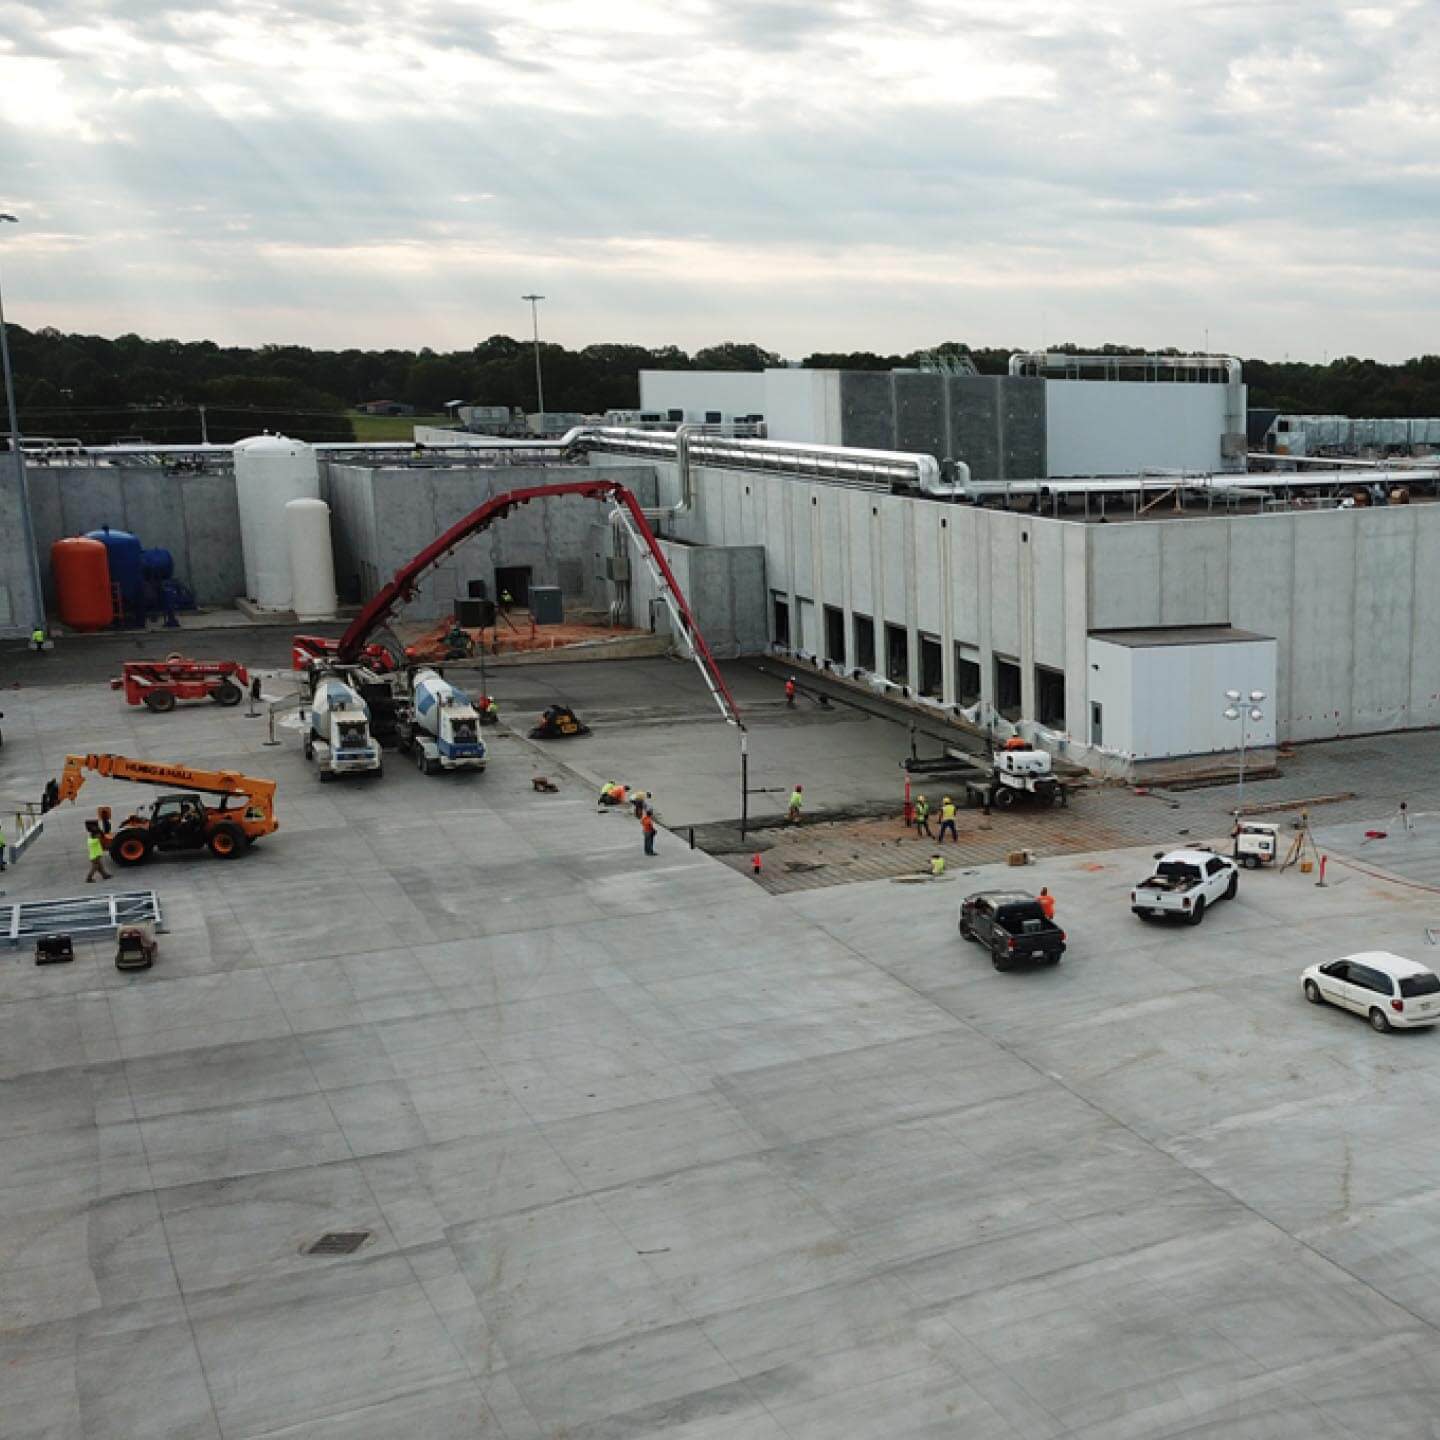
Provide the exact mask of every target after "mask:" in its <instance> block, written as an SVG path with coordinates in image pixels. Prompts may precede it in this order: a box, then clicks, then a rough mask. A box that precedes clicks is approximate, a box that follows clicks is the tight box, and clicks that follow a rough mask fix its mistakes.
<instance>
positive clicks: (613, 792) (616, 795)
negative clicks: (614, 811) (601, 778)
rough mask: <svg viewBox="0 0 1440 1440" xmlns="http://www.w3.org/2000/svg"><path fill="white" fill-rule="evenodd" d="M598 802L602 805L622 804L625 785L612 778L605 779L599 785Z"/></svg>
mask: <svg viewBox="0 0 1440 1440" xmlns="http://www.w3.org/2000/svg"><path fill="white" fill-rule="evenodd" d="M600 803H601V804H602V805H623V804H624V803H625V787H624V786H623V785H619V784H617V783H616V782H615V781H614V780H607V781H606V782H605V783H604V784H603V785H602V786H601V787H600Z"/></svg>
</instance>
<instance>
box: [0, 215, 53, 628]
mask: <svg viewBox="0 0 1440 1440" xmlns="http://www.w3.org/2000/svg"><path fill="white" fill-rule="evenodd" d="M6 223H8V224H11V225H18V224H19V223H20V218H19V216H17V215H11V214H8V213H6V212H5V211H0V224H6ZM0 370H3V371H4V373H5V404H6V407H7V408H8V409H9V412H10V453H11V454H12V455H13V456H14V457H15V494H16V499H17V501H18V502H19V505H20V540H21V543H22V544H23V545H24V546H25V556H26V558H27V559H28V560H29V562H30V591H31V594H32V596H33V601H32V608H31V612H30V630H31V633H32V634H33V633H34V632H35V631H36V630H41V631H43V630H44V629H45V592H44V591H43V590H42V589H41V588H40V560H39V557H38V556H37V555H36V553H35V527H34V525H33V524H32V523H31V519H30V482H29V480H28V478H27V477H26V475H25V455H24V452H23V451H22V450H21V449H20V416H19V413H18V412H17V411H16V409H15V377H14V376H13V375H12V374H11V371H10V343H9V340H8V338H7V336H6V332H5V301H4V298H3V296H0Z"/></svg>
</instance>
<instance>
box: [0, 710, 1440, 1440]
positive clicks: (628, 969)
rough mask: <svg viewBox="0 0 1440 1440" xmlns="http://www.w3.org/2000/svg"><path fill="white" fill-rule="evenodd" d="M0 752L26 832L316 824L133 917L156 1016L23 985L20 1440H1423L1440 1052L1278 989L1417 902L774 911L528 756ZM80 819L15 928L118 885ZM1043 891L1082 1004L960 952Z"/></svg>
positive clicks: (1055, 868)
mask: <svg viewBox="0 0 1440 1440" xmlns="http://www.w3.org/2000/svg"><path fill="white" fill-rule="evenodd" d="M6 710H7V712H8V714H7V720H6V725H7V732H6V733H7V744H6V747H5V750H4V752H3V768H0V792H3V793H5V794H10V793H12V792H16V791H19V792H22V793H26V794H29V793H33V792H34V791H35V790H36V789H37V788H38V784H39V783H40V782H42V781H43V779H44V778H45V777H46V776H47V775H48V774H50V773H52V772H53V771H54V770H55V769H56V768H57V767H58V764H59V762H60V759H61V758H62V757H63V754H64V753H65V751H67V750H69V749H97V748H106V747H108V748H115V749H120V750H124V751H126V752H127V753H131V754H139V755H148V756H151V757H155V758H171V757H173V758H184V759H187V760H190V761H192V762H195V763H218V762H221V761H223V762H225V763H228V764H231V765H234V764H237V763H238V764H243V765H245V766H248V767H252V768H253V769H254V770H255V772H256V773H260V774H270V775H274V776H275V777H276V778H277V779H279V781H280V783H281V792H280V816H281V821H282V827H283V828H282V829H281V831H280V832H279V833H278V834H277V835H275V836H273V837H271V838H270V839H269V840H267V841H266V842H265V843H264V844H263V845H262V846H260V847H259V848H257V849H256V851H255V852H254V853H253V854H251V855H250V856H248V857H246V858H245V859H243V860H241V861H238V862H235V863H232V864H222V863H220V862H216V861H212V860H210V859H208V858H193V859H175V860H169V861H165V862H162V863H157V864H156V865H154V866H153V867H152V868H151V869H150V870H149V871H148V872H144V876H143V878H144V882H145V883H147V884H153V885H155V886H156V887H158V889H159V890H160V892H161V894H162V897H163V899H164V902H165V905H166V909H167V913H168V914H169V916H170V918H171V925H172V929H171V933H169V934H168V935H166V936H164V937H162V959H161V963H160V965H159V966H158V967H157V969H156V970H155V971H153V972H152V973H150V974H146V975H141V976H122V975H119V974H117V973H116V972H115V971H114V969H113V968H111V966H110V964H109V957H108V954H107V953H106V949H105V947H102V946H86V947H84V953H83V954H82V956H81V958H80V959H79V961H77V963H76V964H75V965H73V966H70V967H55V968H45V969H36V968H35V967H34V966H33V965H31V964H30V962H29V957H28V956H24V955H13V954H9V958H5V956H6V954H8V953H9V952H0V1136H3V1152H0V1153H3V1157H4V1163H3V1166H0V1376H3V1385H0V1415H3V1423H0V1432H3V1434H4V1435H5V1436H6V1437H7V1440H11V1437H14V1440H22V1437H23V1440H39V1437H47V1440H49V1437H58V1436H67V1437H80V1436H83V1437H87V1440H89V1437H102V1436H104V1437H125V1440H134V1437H139V1436H145V1437H147V1440H151V1437H172V1436H173V1437H180V1436H184V1437H225V1440H238V1437H261V1436H284V1437H287V1440H297V1437H304V1440H321V1437H337V1440H338V1437H342V1436H343V1437H345V1440H357V1437H359V1440H366V1437H374V1440H381V1437H387V1440H388V1437H391V1436H394V1435H395V1434H398V1433H411V1434H415V1435H423V1436H425V1437H427V1440H431V1437H434V1440H446V1437H461V1436H465V1437H475V1436H480V1437H491V1436H493V1437H503V1440H533V1437H560V1436H565V1437H567V1440H598V1437H601V1436H604V1437H610V1440H614V1437H620V1436H637V1437H638V1436H645V1435H653V1436H657V1437H659V1436H665V1437H667V1440H668V1437H685V1440H787V1437H788V1440H811V1437H814V1440H822V1437H823V1440H830V1437H837V1436H841V1437H847V1440H849V1437H869V1436H874V1437H877V1440H879V1437H884V1440H904V1437H912V1436H940V1435H944V1436H955V1435H960V1436H964V1437H966V1440H972V1437H979V1440H984V1437H992V1436H993V1437H1034V1440H1056V1437H1061V1436H1068V1437H1087V1440H1101V1437H1104V1440H1116V1437H1120V1440H1127V1437H1134V1440H1139V1437H1160V1436H1178V1435H1186V1436H1191V1437H1194V1436H1203V1435H1214V1436H1217V1437H1219V1436H1224V1437H1226V1440H1230V1437H1265V1440H1281V1437H1292V1436H1293V1437H1296V1440H1300V1437H1305V1440H1312V1437H1317V1436H1321V1437H1324V1436H1366V1437H1407V1440H1408V1437H1414V1436H1419V1435H1424V1434H1427V1433H1430V1427H1432V1426H1433V1417H1434V1415H1435V1414H1436V1413H1437V1410H1440V1351H1437V1347H1436V1343H1435V1342H1436V1338H1437V1336H1436V1331H1437V1326H1440V1299H1437V1296H1440V1286H1437V1284H1436V1272H1437V1269H1440V1258H1437V1256H1440V1251H1431V1250H1430V1248H1429V1245H1430V1242H1431V1240H1432V1238H1434V1237H1435V1235H1436V1234H1437V1233H1440V1199H1437V1197H1440V1154H1437V1153H1436V1151H1435V1148H1434V1147H1433V1146H1431V1145H1429V1144H1428V1142H1427V1140H1426V1136H1427V1135H1428V1133H1429V1132H1428V1121H1429V1119H1430V1116H1431V1113H1432V1109H1431V1107H1432V1106H1433V1104H1434V1103H1435V1100H1436V1095H1435V1093H1434V1092H1435V1091H1436V1090H1437V1063H1440V1048H1437V1047H1440V1035H1436V1034H1431V1033H1429V1032H1420V1033H1416V1034H1410V1035H1396V1036H1393V1037H1381V1036H1377V1035H1374V1034H1372V1033H1371V1032H1370V1031H1369V1030H1368V1029H1367V1028H1366V1027H1365V1025H1364V1024H1363V1022H1361V1021H1359V1020H1357V1019H1355V1018H1354V1017H1350V1016H1346V1015H1342V1014H1340V1013H1338V1012H1333V1011H1319V1010H1314V1009H1311V1008H1310V1007H1307V1006H1306V1005H1305V1004H1304V1003H1303V1001H1301V999H1300V998H1299V994H1298V988H1297V986H1296V975H1297V972H1298V970H1299V969H1300V967H1301V965H1302V964H1304V963H1306V962H1307V961H1309V960H1311V959H1313V958H1315V957H1316V956H1317V955H1324V954H1331V953H1335V952H1337V951H1338V950H1342V949H1345V948H1358V947H1360V946H1365V947H1374V946H1379V945H1391V946H1393V947H1394V948H1397V949H1401V950H1402V951H1408V952H1409V953H1421V952H1420V949H1419V947H1420V945H1421V943H1422V942H1421V935H1422V931H1423V927H1424V924H1425V923H1426V920H1427V919H1428V916H1429V905H1428V902H1427V899H1426V897H1425V896H1424V895H1423V894H1421V893H1418V892H1412V891H1406V890H1402V889H1399V888H1397V887H1393V886H1390V885H1388V884H1386V883H1383V882H1381V881H1377V880H1373V879H1371V878H1369V877H1363V876H1355V877H1350V878H1346V879H1344V880H1343V882H1342V883H1338V884H1336V885H1334V886H1333V887H1331V888H1329V889H1327V890H1317V889H1315V888H1314V886H1313V885H1311V884H1310V883H1308V881H1307V880H1305V879H1303V878H1302V877H1300V876H1298V875H1296V874H1293V873H1292V874H1289V875H1285V876H1280V875H1275V874H1264V875H1260V876H1254V877H1250V876H1247V877H1246V880H1245V881H1244V883H1243V885H1242V890H1241V895H1240V898H1239V900H1238V901H1236V902H1234V903H1233V904H1230V905H1225V906H1221V907H1219V908H1218V909H1217V910H1216V911H1215V912H1214V913H1213V914H1212V915H1211V916H1210V917H1209V918H1208V919H1207V921H1206V923H1205V925H1204V926H1203V927H1201V928H1200V929H1198V930H1190V929H1180V930H1173V929H1160V928H1152V927H1146V926H1142V925H1140V924H1139V923H1138V922H1135V921H1134V920H1133V919H1132V918H1131V917H1130V916H1129V914H1128V912H1127V909H1126V906H1125V895H1126V890H1127V887H1128V884H1129V882H1130V880H1131V879H1132V878H1133V876H1134V874H1135V872H1136V870H1137V868H1138V867H1140V866H1141V865H1142V864H1143V863H1144V859H1145V858H1146V856H1147V855H1148V850H1147V851H1145V852H1139V853H1137V852H1126V853H1123V854H1118V855H1116V854H1106V855H1099V856H1093V857H1085V858H1074V857H1071V858H1067V859H1059V860H1049V861H1046V862H1044V863H1043V865H1041V866H1037V867H1035V868H1034V869H1032V870H1030V871H1029V872H1026V873H1024V874H1023V875H1022V874H1021V873H1019V872H1013V871H1006V870H1000V871H991V872H987V873H986V874H985V875H983V876H980V877H976V879H974V880H971V879H969V878H968V877H967V878H965V879H957V880H955V881H951V882H949V883H943V884H924V885H912V886H902V885H894V884H888V883H884V882H880V883H876V884H869V885H856V886H850V887H842V888H838V889H831V890H827V891H823V892H816V893H812V894H807V895H800V896H794V897H789V898H783V899H782V898H776V897H772V896H769V895H766V894H764V893H763V892H762V891H760V890H759V889H757V888H756V887H755V886H754V885H752V884H751V883H750V882H749V881H748V880H747V879H745V878H743V877H741V876H738V875H736V874H734V873H732V872H731V871H729V870H728V869H726V868H725V867H724V866H723V865H722V864H720V863H719V862H717V861H714V860H711V859H709V858H707V857H705V856H704V855H702V854H699V853H692V852H690V851H688V850H686V849H685V848H684V847H683V846H682V845H681V844H680V843H678V841H676V840H675V839H674V838H673V837H671V836H669V835H668V834H662V835H661V837H660V844H659V855H658V856H657V857H656V858H655V859H654V860H650V861H647V860H646V859H645V858H644V857H643V856H642V854H641V852H640V838H639V833H638V829H637V827H636V826H635V824H634V823H633V821H631V820H629V819H628V818H626V817H622V816H615V815H597V814H596V813H595V809H594V806H593V802H592V797H591V794H590V792H589V791H588V790H587V789H584V788H582V787H579V786H575V785H571V784H568V783H566V784H564V785H563V787H562V790H561V793H560V794H559V795H556V796H541V795H537V794H535V793H534V792H533V791H532V790H531V789H530V786H529V776H530V773H531V771H532V768H534V766H535V765H536V764H537V763H538V764H540V765H541V766H543V767H544V768H547V769H553V764H554V758H555V757H554V754H549V755H547V756H546V757H544V758H543V759H542V760H539V761H537V760H536V759H535V757H534V755H533V753H532V749H531V747H529V746H528V745H527V744H526V743H525V742H523V741H519V740H515V739H511V738H502V739H501V740H499V741H498V742H497V744H496V747H495V761H494V765H493V768H492V770H491V772H490V773H489V774H487V775H486V776H484V777H479V778H457V777H436V778H433V779H426V778H425V777H422V776H420V775H419V774H417V773H416V772H415V771H414V770H413V769H410V768H408V767H405V766H403V765H399V764H392V765H391V766H390V767H389V769H388V770H387V774H386V776H385V778H384V779H383V780H382V781H381V782H379V783H378V784H377V783H357V784H354V785H343V786H342V785H331V786H326V787H323V788H322V787H321V786H319V785H318V784H317V783H316V780H315V778H314V776H313V774H311V773H310V772H309V771H308V770H307V769H306V768H305V766H304V764H303V762H302V761H301V759H300V757H299V754H298V745H297V744H296V743H295V741H294V738H293V736H292V737H289V743H288V744H287V745H286V746H285V747H284V748H282V749H273V750H272V749H266V748H264V747H263V746H262V745H261V744H260V741H261V739H262V738H263V723H262V722H260V721H247V720H245V719H244V718H243V715H241V714H240V713H238V712H220V711H216V710H212V709H208V708H203V707H202V708H201V709H200V710H199V711H198V712H196V711H192V712H186V713H177V714H175V715H172V716H168V717H152V716H149V715H145V714H137V713H134V712H127V711H125V710H124V709H123V707H122V706H121V705H120V702H119V700H118V698H116V697H114V696H111V695H109V694H108V693H107V692H99V691H96V690H94V689H84V690H80V689H66V690H57V691H51V692H48V693H47V692H42V691H27V692H25V693H23V694H21V695H18V696H14V697H11V696H7V699H6ZM832 728H836V727H823V726H822V727H816V728H815V729H814V730H813V732H812V742H811V743H812V744H813V745H815V746H816V747H819V746H822V745H823V743H824V736H825V735H826V734H827V733H829V730H830V729H832ZM556 753H558V752H556ZM144 793H145V792H144V791H143V790H141V789H139V788H138V787H126V786H115V785H105V784H103V783H102V782H99V781H95V782H92V783H91V785H89V786H87V788H86V791H85V793H84V795H83V796H82V807H85V808H88V807H89V806H90V805H92V804H93V803H98V802H100V801H110V802H113V803H116V804H120V805H124V804H126V803H133V802H134V800H135V799H136V798H137V797H140V796H142V795H143V794H144ZM82 818H83V809H82V808H79V807H77V808H76V809H74V810H72V809H69V808H67V809H66V810H64V811H62V812H60V813H59V814H58V815H56V816H53V817H52V819H51V821H50V823H49V826H48V828H47V833H46V835H45V837H44V839H43V840H42V841H41V842H39V844H37V846H36V847H35V848H34V849H33V850H32V851H31V852H30V854H29V855H28V856H27V857H26V858H25V860H24V861H23V863H22V865H21V866H20V867H19V868H18V869H17V870H15V871H13V872H10V873H9V874H7V876H6V877H5V882H6V883H5V888H6V889H7V890H8V891H9V892H10V896H9V897H7V898H13V897H15V896H16V895H17V894H24V895H36V896H38V895H56V894H70V893H76V892H79V891H83V890H84V887H83V886H82V885H80V884H78V883H77V882H79V881H80V879H81V877H82V875H83V870H84V861H83V858H82V853H81V848H80V837H81V821H82ZM126 878H127V880H128V879H129V878H130V877H128V876H127V877H126ZM1018 879H1023V880H1024V881H1025V883H1028V884H1032V885H1033V884H1038V883H1049V884H1050V885H1051V887H1052V889H1054V890H1056V892H1057V893H1058V895H1059V897H1060V904H1061V917H1060V918H1061V919H1062V922H1063V923H1064V924H1065V925H1066V926H1067V928H1068V929H1069V931H1070V933H1071V935H1072V939H1073V947H1072V951H1071V954H1070V955H1069V956H1067V958H1066V961H1065V963H1064V964H1063V965H1061V966H1060V967H1059V968H1058V969H1054V970H1050V969H1047V970H1044V971H1036V972H1020V971H1017V972H1012V973H1008V974H1004V975H1001V974H997V973H996V972H994V971H993V970H992V969H991V968H990V966H989V964H988V963H987V962H986V961H985V960H984V957H983V956H982V955H981V954H980V953H979V952H978V951H977V950H974V949H972V948H969V947H965V946H963V945H961V944H960V942H959V941H958V939H957V937H956V934H955V930H954V917H955V910H956V906H957V903H958V900H959V897H960V895H961V894H962V893H963V889H964V888H965V887H967V886H968V885H970V884H972V883H974V884H979V883H980V881H981V880H993V881H1000V882H1002V883H1006V884H1009V883H1012V882H1014V881H1016V880H1018ZM352 1229H353V1230H366V1231H369V1232H370V1233H371V1239H370V1240H369V1241H368V1242H367V1244H366V1245H365V1246H364V1247H363V1248H362V1249H361V1250H360V1251H359V1252H358V1253H357V1254H356V1255H354V1256H351V1257H348V1258H328V1259H320V1258H315V1257H310V1256H307V1255H305V1254H303V1253H302V1249H303V1247H304V1246H306V1245H307V1244H308V1243H310V1242H311V1241H313V1240H314V1239H315V1238H316V1237H318V1236H319V1235H320V1234H322V1233H324V1232H326V1231H331V1230H352Z"/></svg>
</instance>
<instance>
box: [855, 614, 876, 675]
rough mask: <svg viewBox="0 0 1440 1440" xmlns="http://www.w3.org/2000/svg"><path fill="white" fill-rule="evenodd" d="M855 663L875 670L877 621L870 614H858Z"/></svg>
mask: <svg viewBox="0 0 1440 1440" xmlns="http://www.w3.org/2000/svg"><path fill="white" fill-rule="evenodd" d="M854 621H855V664H856V666H857V667H858V668H859V669H861V670H868V671H870V672H871V673H872V674H873V673H874V671H875V622H874V621H873V620H872V619H871V618H870V617H869V616H868V615H856V616H855V617H854Z"/></svg>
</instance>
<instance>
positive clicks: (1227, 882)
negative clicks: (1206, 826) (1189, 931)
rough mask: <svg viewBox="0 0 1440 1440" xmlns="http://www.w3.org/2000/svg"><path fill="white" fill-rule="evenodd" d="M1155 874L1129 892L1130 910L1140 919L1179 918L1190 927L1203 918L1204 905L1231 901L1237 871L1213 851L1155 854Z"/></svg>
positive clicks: (1237, 879) (1172, 851) (1233, 864)
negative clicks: (1156, 862)
mask: <svg viewBox="0 0 1440 1440" xmlns="http://www.w3.org/2000/svg"><path fill="white" fill-rule="evenodd" d="M1155 859H1156V860H1157V861H1158V862H1159V863H1158V864H1157V865H1156V866H1155V873H1154V874H1153V875H1151V876H1150V877H1149V879H1147V880H1142V881H1141V882H1140V883H1139V884H1138V885H1137V886H1136V887H1135V888H1134V889H1133V890H1132V891H1131V892H1130V908H1131V910H1133V911H1134V912H1135V914H1137V915H1138V916H1139V917H1140V918H1141V919H1142V920H1155V919H1159V918H1161V917H1163V916H1167V915H1168V916H1178V917H1180V918H1181V919H1183V920H1186V921H1188V922H1189V923H1190V924H1191V925H1198V924H1199V923H1200V922H1201V921H1202V920H1203V919H1204V918H1205V910H1206V907H1207V906H1210V905H1213V904H1215V902H1216V901H1217V900H1233V899H1234V898H1235V893H1236V891H1237V890H1239V888H1240V870H1239V867H1238V866H1237V865H1236V864H1235V862H1234V861H1233V860H1227V859H1226V858H1225V856H1223V855H1217V854H1215V852H1214V851H1213V850H1199V849H1196V850H1171V851H1170V852H1169V854H1166V853H1165V852H1164V851H1157V852H1156V855H1155Z"/></svg>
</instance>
